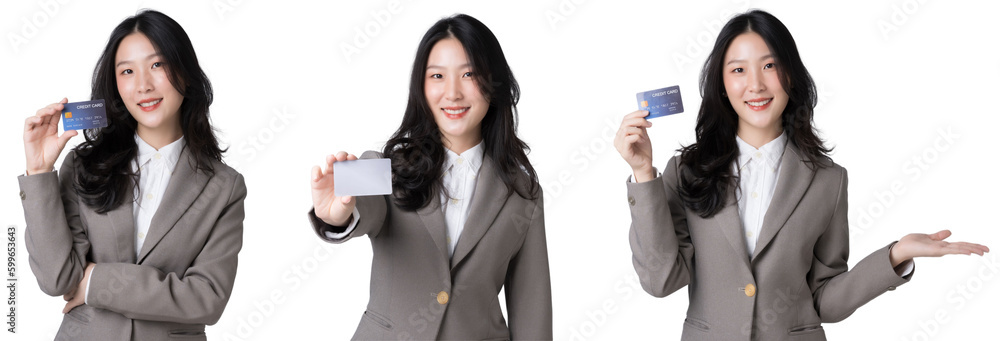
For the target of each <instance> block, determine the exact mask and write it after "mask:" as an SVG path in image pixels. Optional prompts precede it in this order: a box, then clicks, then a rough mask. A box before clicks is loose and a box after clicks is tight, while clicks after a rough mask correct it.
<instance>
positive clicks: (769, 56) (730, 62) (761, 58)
mask: <svg viewBox="0 0 1000 341" xmlns="http://www.w3.org/2000/svg"><path fill="white" fill-rule="evenodd" d="M768 58H772V56H771V55H770V54H767V55H764V56H763V57H760V60H765V59H768ZM740 62H745V60H743V59H733V60H730V61H729V62H727V63H726V65H729V64H732V63H740Z"/></svg>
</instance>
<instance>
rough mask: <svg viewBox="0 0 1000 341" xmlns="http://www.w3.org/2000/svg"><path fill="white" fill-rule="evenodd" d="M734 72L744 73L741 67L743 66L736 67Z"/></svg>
mask: <svg viewBox="0 0 1000 341" xmlns="http://www.w3.org/2000/svg"><path fill="white" fill-rule="evenodd" d="M733 72H734V73H743V68H741V67H738V68H735V69H733Z"/></svg>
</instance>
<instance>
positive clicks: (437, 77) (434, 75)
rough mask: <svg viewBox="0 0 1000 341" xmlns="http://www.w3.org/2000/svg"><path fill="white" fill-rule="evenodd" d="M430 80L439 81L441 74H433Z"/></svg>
mask: <svg viewBox="0 0 1000 341" xmlns="http://www.w3.org/2000/svg"><path fill="white" fill-rule="evenodd" d="M431 78H434V79H441V78H443V76H441V74H440V73H435V74H433V75H431Z"/></svg>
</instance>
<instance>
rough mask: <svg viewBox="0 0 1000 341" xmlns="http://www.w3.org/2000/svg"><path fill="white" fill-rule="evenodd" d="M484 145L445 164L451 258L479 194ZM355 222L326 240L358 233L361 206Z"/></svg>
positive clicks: (448, 157) (452, 154)
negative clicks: (470, 204)
mask: <svg viewBox="0 0 1000 341" xmlns="http://www.w3.org/2000/svg"><path fill="white" fill-rule="evenodd" d="M484 155H485V154H484V152H483V142H482V141H480V142H479V144H477V145H476V146H475V147H472V148H469V150H466V151H465V152H462V154H461V155H459V154H457V153H455V152H453V151H451V150H447V155H446V156H445V161H444V165H443V167H442V169H443V171H444V178H443V181H442V184H443V185H444V189H445V190H444V191H443V192H442V193H441V211H442V213H444V221H445V227H446V228H447V235H445V241H446V242H447V243H448V257H451V256H452V255H453V254H454V253H455V246H456V245H458V239H459V236H461V235H462V230H464V229H465V221H466V220H467V219H468V218H469V211H470V206H469V203H470V202H471V201H472V196H473V194H475V193H476V181H477V180H478V179H479V170H480V168H481V167H482V165H483V156H484ZM351 215H352V219H351V222H350V223H349V224H348V225H347V228H345V229H344V232H340V233H335V232H332V231H326V233H325V234H326V237H327V238H331V239H343V238H345V237H347V236H348V235H350V234H351V232H354V228H355V227H357V226H358V221H359V220H360V219H361V212H359V211H358V208H357V206H355V207H354V211H353V212H352V213H351Z"/></svg>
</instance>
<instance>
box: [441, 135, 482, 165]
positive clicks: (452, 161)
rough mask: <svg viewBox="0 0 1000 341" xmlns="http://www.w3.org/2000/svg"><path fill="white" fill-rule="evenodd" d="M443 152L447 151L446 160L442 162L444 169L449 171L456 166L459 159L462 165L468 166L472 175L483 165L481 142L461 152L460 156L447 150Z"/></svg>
mask: <svg viewBox="0 0 1000 341" xmlns="http://www.w3.org/2000/svg"><path fill="white" fill-rule="evenodd" d="M444 150H445V151H447V153H446V159H445V160H444V169H449V168H451V167H452V166H454V165H456V164H458V160H459V159H462V165H468V166H469V167H470V168H471V169H472V172H473V173H475V172H479V167H480V166H482V165H483V141H479V144H477V145H475V146H474V147H472V148H469V150H466V151H464V152H462V154H461V155H459V154H457V153H455V152H453V151H451V149H448V148H445V149H444Z"/></svg>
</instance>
